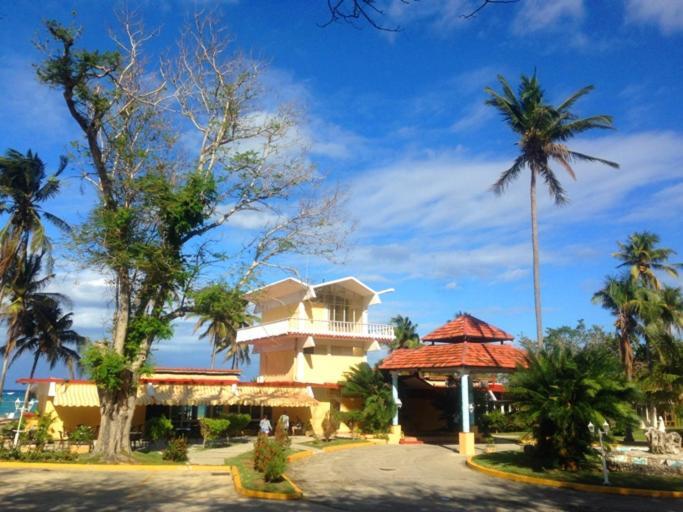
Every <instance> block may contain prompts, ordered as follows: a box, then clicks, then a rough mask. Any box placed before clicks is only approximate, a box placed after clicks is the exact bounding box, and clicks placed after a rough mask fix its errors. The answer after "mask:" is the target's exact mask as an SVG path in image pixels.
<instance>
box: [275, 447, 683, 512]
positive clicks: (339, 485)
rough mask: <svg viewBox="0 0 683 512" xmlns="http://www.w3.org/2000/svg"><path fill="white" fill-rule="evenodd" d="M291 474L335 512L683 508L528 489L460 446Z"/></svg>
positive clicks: (373, 451)
mask: <svg viewBox="0 0 683 512" xmlns="http://www.w3.org/2000/svg"><path fill="white" fill-rule="evenodd" d="M288 475H289V476H290V477H291V478H292V479H293V480H294V481H295V482H296V483H297V484H298V485H299V486H300V487H301V488H302V489H303V490H304V493H305V495H306V499H307V501H308V503H310V504H312V505H318V506H324V507H329V508H330V509H333V510H336V511H349V512H351V511H353V512H365V511H368V512H370V511H377V510H391V511H392V512H403V511H405V512H421V511H425V512H427V511H429V512H441V511H444V512H445V511H451V512H452V511H454V510H463V511H465V510H466V511H468V512H483V511H508V510H509V511H518V510H525V511H526V510H530V511H550V510H553V511H554V510H561V511H564V510H570V511H577V512H579V511H580V512H592V511H596V512H597V511H606V512H616V511H620V512H621V511H624V512H646V511H650V510H651V511H656V512H669V511H671V512H673V511H683V501H682V500H676V499H653V498H637V497H623V496H614V495H608V494H593V493H584V492H578V491H569V490H564V489H556V488H551V487H541V486H535V485H525V484H520V483H517V482H511V481H507V480H502V479H499V478H494V477H490V476H487V475H485V474H483V473H479V472H476V471H473V470H471V469H469V468H468V467H467V466H466V465H465V458H464V457H462V456H460V455H458V454H457V453H456V452H455V450H454V447H444V446H437V445H412V446H410V445H399V446H376V447H368V448H358V449H355V450H350V451H341V452H335V453H329V454H325V455H324V456H318V457H312V458H310V459H306V460H305V461H304V462H303V463H296V462H295V463H293V464H292V465H291V467H290V469H289V471H288Z"/></svg>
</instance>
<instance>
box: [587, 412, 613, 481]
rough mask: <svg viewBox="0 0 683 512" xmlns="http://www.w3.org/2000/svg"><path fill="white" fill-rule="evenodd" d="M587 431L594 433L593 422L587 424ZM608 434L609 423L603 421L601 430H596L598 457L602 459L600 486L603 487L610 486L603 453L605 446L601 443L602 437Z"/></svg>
mask: <svg viewBox="0 0 683 512" xmlns="http://www.w3.org/2000/svg"><path fill="white" fill-rule="evenodd" d="M588 431H589V432H590V433H591V435H592V434H594V433H595V425H593V422H592V421H591V422H590V423H588ZM608 433H609V423H607V421H605V422H604V423H603V424H602V428H601V429H600V428H599V429H598V439H599V440H600V457H601V458H602V484H603V485H610V483H609V471H608V470H607V457H606V453H605V445H604V443H603V442H602V436H603V435H607V434H608Z"/></svg>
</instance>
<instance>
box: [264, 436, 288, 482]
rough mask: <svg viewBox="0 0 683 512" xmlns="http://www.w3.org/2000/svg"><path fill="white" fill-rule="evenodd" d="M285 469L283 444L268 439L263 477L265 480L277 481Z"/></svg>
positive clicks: (285, 458) (285, 461) (285, 454)
mask: <svg viewBox="0 0 683 512" xmlns="http://www.w3.org/2000/svg"><path fill="white" fill-rule="evenodd" d="M285 471H287V453H286V449H285V447H284V446H282V445H281V444H280V443H278V442H276V441H272V440H269V441H268V453H267V455H266V457H265V467H264V468H263V479H264V480H265V481H266V482H279V481H280V480H282V475H283V474H284V473H285Z"/></svg>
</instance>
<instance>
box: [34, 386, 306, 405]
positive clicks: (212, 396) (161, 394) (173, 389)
mask: <svg viewBox="0 0 683 512" xmlns="http://www.w3.org/2000/svg"><path fill="white" fill-rule="evenodd" d="M44 385H45V386H46V387H48V386H49V388H48V389H47V390H46V391H47V394H48V396H52V397H54V405H55V406H58V407H99V406H100V399H99V396H98V393H97V387H96V386H95V384H94V383H90V382H79V383H66V382H65V383H59V382H52V383H45V384H44ZM136 404H137V405H238V404H239V405H255V406H261V405H263V406H266V407H311V406H315V405H317V404H318V401H317V400H316V399H315V398H313V397H312V396H310V394H309V393H308V392H307V389H306V387H305V386H304V387H302V386H301V385H297V386H293V385H289V386H287V385H279V386H268V385H265V386H264V385H263V384H251V383H240V384H239V385H237V384H233V385H230V386H226V385H199V384H194V385H187V384H156V383H155V384H152V383H147V384H143V385H141V386H140V388H139V390H138V397H137V401H136Z"/></svg>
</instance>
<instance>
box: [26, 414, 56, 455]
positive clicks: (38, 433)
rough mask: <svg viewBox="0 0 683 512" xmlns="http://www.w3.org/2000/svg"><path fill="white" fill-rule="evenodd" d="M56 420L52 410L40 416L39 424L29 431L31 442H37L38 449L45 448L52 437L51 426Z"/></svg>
mask: <svg viewBox="0 0 683 512" xmlns="http://www.w3.org/2000/svg"><path fill="white" fill-rule="evenodd" d="M54 422H55V417H54V415H53V414H52V413H50V412H48V413H46V414H41V415H39V416H38V425H37V426H36V428H35V429H33V430H30V431H29V432H28V439H29V441H30V442H32V443H35V445H36V450H39V451H40V450H43V449H44V448H45V445H46V444H47V443H48V441H49V440H50V439H51V437H52V436H51V435H50V427H51V426H52V424H53V423H54Z"/></svg>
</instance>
